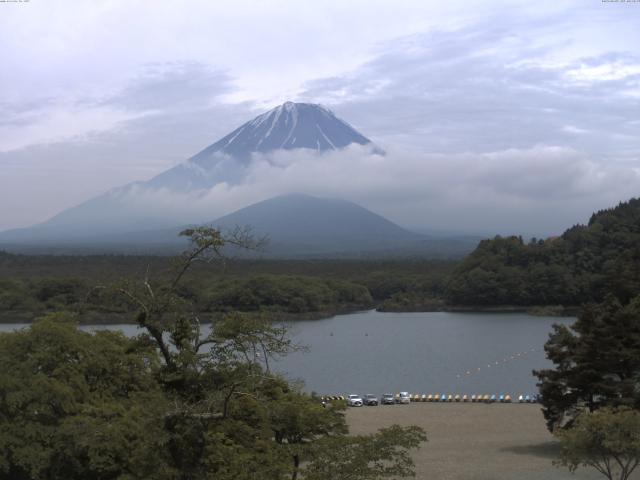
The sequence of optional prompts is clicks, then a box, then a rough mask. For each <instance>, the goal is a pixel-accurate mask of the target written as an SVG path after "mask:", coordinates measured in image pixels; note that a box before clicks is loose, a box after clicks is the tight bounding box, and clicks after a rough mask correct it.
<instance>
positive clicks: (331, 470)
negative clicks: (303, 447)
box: [304, 425, 427, 480]
mask: <svg viewBox="0 0 640 480" xmlns="http://www.w3.org/2000/svg"><path fill="white" fill-rule="evenodd" d="M426 440H427V437H426V435H425V434H424V431H422V429H420V428H419V427H415V426H414V427H400V426H398V425H394V426H391V427H389V428H384V429H381V430H379V431H378V432H377V433H375V434H374V435H368V436H351V437H348V436H338V437H325V438H323V439H322V440H321V441H320V442H319V445H318V448H317V451H316V452H315V454H314V456H313V458H312V460H311V461H310V463H309V465H308V466H307V467H306V468H305V475H304V478H305V479H306V480H325V479H327V478H331V479H333V480H378V479H384V478H398V477H413V476H415V473H414V471H413V465H414V464H413V460H412V459H411V457H410V456H409V450H411V449H415V448H418V447H419V446H420V444H421V443H422V442H425V441H426Z"/></svg>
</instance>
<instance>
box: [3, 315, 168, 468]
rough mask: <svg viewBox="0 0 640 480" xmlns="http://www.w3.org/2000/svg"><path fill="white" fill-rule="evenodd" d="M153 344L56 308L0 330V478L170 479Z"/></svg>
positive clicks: (160, 394)
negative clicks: (93, 327) (89, 325)
mask: <svg viewBox="0 0 640 480" xmlns="http://www.w3.org/2000/svg"><path fill="white" fill-rule="evenodd" d="M158 360H159V359H158V357H157V354H156V351H155V349H149V348H148V345H144V344H142V343H139V342H138V341H136V340H132V339H128V338H126V337H124V336H123V335H122V334H121V333H119V332H112V331H101V332H97V333H95V334H89V333H85V332H81V331H79V330H78V329H77V328H76V324H75V323H74V322H73V321H72V320H71V319H69V318H68V317H65V316H63V315H52V316H49V317H45V318H44V319H42V320H40V321H38V322H36V323H35V324H34V325H33V326H32V327H31V328H30V329H28V330H23V331H20V332H16V333H4V334H0V365H2V369H1V370H0V479H7V480H9V479H11V480H21V479H24V480H27V479H29V480H31V479H34V478H37V479H42V480H47V479H59V478H65V479H70V480H73V479H96V480H98V479H100V480H101V479H123V480H124V479H145V478H158V479H170V478H174V475H173V474H174V472H173V470H172V469H171V467H170V466H169V465H168V464H167V463H166V461H165V454H164V453H165V452H166V448H165V443H166V441H167V435H166V432H165V431H164V429H163V426H162V422H160V421H159V419H161V418H163V414H164V412H165V410H166V408H167V406H166V399H165V397H164V395H163V393H162V390H161V389H160V388H159V386H158V384H157V383H156V382H155V380H154V378H153V377H152V376H151V375H150V372H151V370H152V369H153V366H154V365H156V364H157V363H158Z"/></svg>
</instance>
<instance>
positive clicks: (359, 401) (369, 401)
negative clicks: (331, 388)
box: [347, 392, 411, 407]
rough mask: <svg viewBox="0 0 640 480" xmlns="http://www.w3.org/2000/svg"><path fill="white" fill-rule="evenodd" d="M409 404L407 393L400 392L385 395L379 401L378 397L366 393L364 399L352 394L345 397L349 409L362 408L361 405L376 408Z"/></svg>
mask: <svg viewBox="0 0 640 480" xmlns="http://www.w3.org/2000/svg"><path fill="white" fill-rule="evenodd" d="M409 402H411V396H410V395H409V392H400V393H398V394H397V395H394V394H393V393H385V394H383V395H382V397H381V398H380V400H378V397H376V396H375V395H373V394H371V393H367V394H366V395H365V396H364V397H361V396H360V395H357V394H355V393H352V394H350V395H347V405H349V406H350V407H362V406H363V405H368V406H376V405H379V404H381V405H393V404H395V403H409Z"/></svg>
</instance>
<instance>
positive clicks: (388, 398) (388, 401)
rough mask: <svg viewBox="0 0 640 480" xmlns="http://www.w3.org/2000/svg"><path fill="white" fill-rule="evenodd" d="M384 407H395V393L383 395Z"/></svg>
mask: <svg viewBox="0 0 640 480" xmlns="http://www.w3.org/2000/svg"><path fill="white" fill-rule="evenodd" d="M381 403H382V405H393V404H395V403H396V399H395V397H394V396H393V393H385V394H384V395H382V400H381Z"/></svg>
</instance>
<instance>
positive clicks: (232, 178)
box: [148, 102, 381, 191]
mask: <svg viewBox="0 0 640 480" xmlns="http://www.w3.org/2000/svg"><path fill="white" fill-rule="evenodd" d="M354 143H355V144H359V145H369V144H370V145H372V147H373V149H374V151H375V153H381V150H379V149H377V148H376V147H375V146H373V144H372V143H371V141H370V140H369V139H368V138H366V137H365V136H364V135H362V134H360V133H359V132H358V131H357V130H356V129H354V128H353V127H352V126H351V125H349V124H348V123H347V122H345V121H343V120H341V119H339V118H338V117H336V116H335V115H334V113H333V112H332V111H331V110H329V109H327V108H325V107H323V106H321V105H317V104H313V103H294V102H286V103H283V104H282V105H280V106H278V107H276V108H273V109H272V110H269V111H268V112H266V113H263V114H262V115H258V116H257V117H256V118H254V119H253V120H251V121H249V122H247V123H245V124H244V125H241V126H240V127H238V128H237V129H235V130H234V131H233V132H231V133H230V134H228V135H227V136H225V137H223V138H221V139H220V140H218V141H217V142H216V143H214V144H212V145H210V146H208V147H207V148H205V149H204V150H202V151H201V152H199V153H197V154H196V155H194V156H193V157H191V158H189V159H188V160H187V161H186V162H183V163H181V164H180V165H177V166H176V167H174V168H172V169H170V170H167V171H166V172H163V173H161V174H160V175H158V176H156V177H154V178H153V179H151V180H150V181H149V182H148V184H149V185H150V186H152V187H155V188H160V187H162V188H169V189H172V190H180V191H185V190H193V189H200V188H208V187H211V186H212V185H214V184H216V183H220V182H227V183H230V184H235V183H238V182H239V181H240V180H241V179H242V177H243V171H244V167H245V166H246V165H247V163H248V162H249V160H250V159H251V155H252V154H255V153H269V152H274V151H277V150H293V149H298V148H304V149H309V150H314V151H318V152H325V151H328V150H338V149H341V148H344V147H346V146H348V145H351V144H354Z"/></svg>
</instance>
